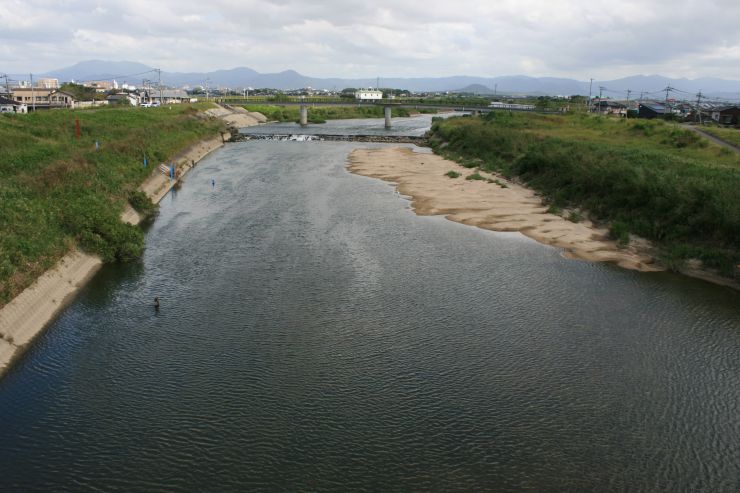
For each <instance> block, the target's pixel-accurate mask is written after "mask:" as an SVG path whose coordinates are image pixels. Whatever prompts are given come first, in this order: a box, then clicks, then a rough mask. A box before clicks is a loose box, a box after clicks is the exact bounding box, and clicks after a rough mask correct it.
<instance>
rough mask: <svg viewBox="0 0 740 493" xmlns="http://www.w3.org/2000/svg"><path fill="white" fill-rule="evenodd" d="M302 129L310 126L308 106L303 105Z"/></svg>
mask: <svg viewBox="0 0 740 493" xmlns="http://www.w3.org/2000/svg"><path fill="white" fill-rule="evenodd" d="M300 122H301V127H305V126H306V125H308V106H306V105H301V119H300Z"/></svg>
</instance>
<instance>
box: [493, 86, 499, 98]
mask: <svg viewBox="0 0 740 493" xmlns="http://www.w3.org/2000/svg"><path fill="white" fill-rule="evenodd" d="M497 93H498V83H496V84H494V85H493V97H494V98H495V97H496V94H497Z"/></svg>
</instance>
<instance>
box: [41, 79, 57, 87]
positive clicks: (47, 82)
mask: <svg viewBox="0 0 740 493" xmlns="http://www.w3.org/2000/svg"><path fill="white" fill-rule="evenodd" d="M36 87H38V88H41V89H59V79H48V78H47V79H44V78H41V79H37V80H36Z"/></svg>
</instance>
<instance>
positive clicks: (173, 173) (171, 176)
mask: <svg viewBox="0 0 740 493" xmlns="http://www.w3.org/2000/svg"><path fill="white" fill-rule="evenodd" d="M173 178H175V165H174V164H170V179H173Z"/></svg>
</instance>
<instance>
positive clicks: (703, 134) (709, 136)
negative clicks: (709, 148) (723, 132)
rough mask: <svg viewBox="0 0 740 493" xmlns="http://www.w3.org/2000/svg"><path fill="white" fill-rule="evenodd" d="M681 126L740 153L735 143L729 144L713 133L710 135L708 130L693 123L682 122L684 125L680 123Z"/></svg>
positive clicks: (739, 148)
mask: <svg viewBox="0 0 740 493" xmlns="http://www.w3.org/2000/svg"><path fill="white" fill-rule="evenodd" d="M681 126H682V127H683V128H685V129H687V130H691V131H692V132H696V133H698V134H699V135H701V136H702V137H704V138H705V139H708V140H711V141H712V142H714V143H715V144H717V145H718V146H722V147H724V148H725V149H729V150H731V151H733V152H736V153H738V154H740V147H738V146H736V145H735V144H731V143H730V142H727V141H726V140H722V139H720V138H719V137H717V136H715V135H712V134H710V133H709V132H705V131H704V130H702V129H700V128H697V127H695V126H693V125H686V124H684V125H681Z"/></svg>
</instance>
